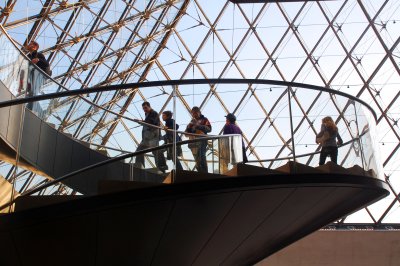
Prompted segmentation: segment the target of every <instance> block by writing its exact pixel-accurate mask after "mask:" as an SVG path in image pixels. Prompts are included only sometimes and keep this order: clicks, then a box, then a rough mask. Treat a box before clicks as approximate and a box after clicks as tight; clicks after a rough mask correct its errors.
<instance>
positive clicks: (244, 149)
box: [242, 147, 248, 163]
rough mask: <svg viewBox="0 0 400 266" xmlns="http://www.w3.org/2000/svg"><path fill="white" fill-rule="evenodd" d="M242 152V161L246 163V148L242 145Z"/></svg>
mask: <svg viewBox="0 0 400 266" xmlns="http://www.w3.org/2000/svg"><path fill="white" fill-rule="evenodd" d="M242 153H243V163H247V162H248V159H247V155H246V148H245V147H242Z"/></svg>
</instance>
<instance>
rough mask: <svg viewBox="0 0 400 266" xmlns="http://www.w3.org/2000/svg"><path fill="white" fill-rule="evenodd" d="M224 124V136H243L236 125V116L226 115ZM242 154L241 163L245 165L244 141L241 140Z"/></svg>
mask: <svg viewBox="0 0 400 266" xmlns="http://www.w3.org/2000/svg"><path fill="white" fill-rule="evenodd" d="M225 117H226V124H225V126H224V132H223V134H224V135H230V134H239V135H243V133H242V130H241V129H240V127H239V126H238V125H236V116H235V115H234V114H231V113H229V114H227V115H226V116H225ZM242 153H243V163H247V156H246V148H245V145H244V141H243V139H242Z"/></svg>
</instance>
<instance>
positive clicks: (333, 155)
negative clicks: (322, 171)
mask: <svg viewBox="0 0 400 266" xmlns="http://www.w3.org/2000/svg"><path fill="white" fill-rule="evenodd" d="M330 148H331V149H330V156H331V161H332V162H333V163H335V164H337V156H338V147H330Z"/></svg>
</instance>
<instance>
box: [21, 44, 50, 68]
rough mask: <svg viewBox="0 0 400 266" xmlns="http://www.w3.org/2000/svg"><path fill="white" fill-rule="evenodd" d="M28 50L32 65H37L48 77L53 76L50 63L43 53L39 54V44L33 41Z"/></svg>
mask: <svg viewBox="0 0 400 266" xmlns="http://www.w3.org/2000/svg"><path fill="white" fill-rule="evenodd" d="M27 49H28V51H29V54H28V57H29V59H31V61H32V63H33V64H35V65H37V66H38V67H39V68H40V69H41V70H43V71H44V72H45V73H46V74H47V75H49V76H51V70H50V64H49V62H48V61H47V59H46V57H44V55H43V54H42V53H40V52H38V49H39V44H38V43H37V42H35V41H32V42H30V43H29V44H28V46H27Z"/></svg>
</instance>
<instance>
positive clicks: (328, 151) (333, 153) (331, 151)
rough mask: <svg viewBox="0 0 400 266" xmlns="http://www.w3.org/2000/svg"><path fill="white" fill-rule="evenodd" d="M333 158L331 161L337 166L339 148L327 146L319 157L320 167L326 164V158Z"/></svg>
mask: <svg viewBox="0 0 400 266" xmlns="http://www.w3.org/2000/svg"><path fill="white" fill-rule="evenodd" d="M328 155H329V157H331V161H332V162H333V163H335V164H337V156H338V147H337V146H326V147H322V149H321V154H320V156H319V165H323V164H325V161H326V157H328Z"/></svg>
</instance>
